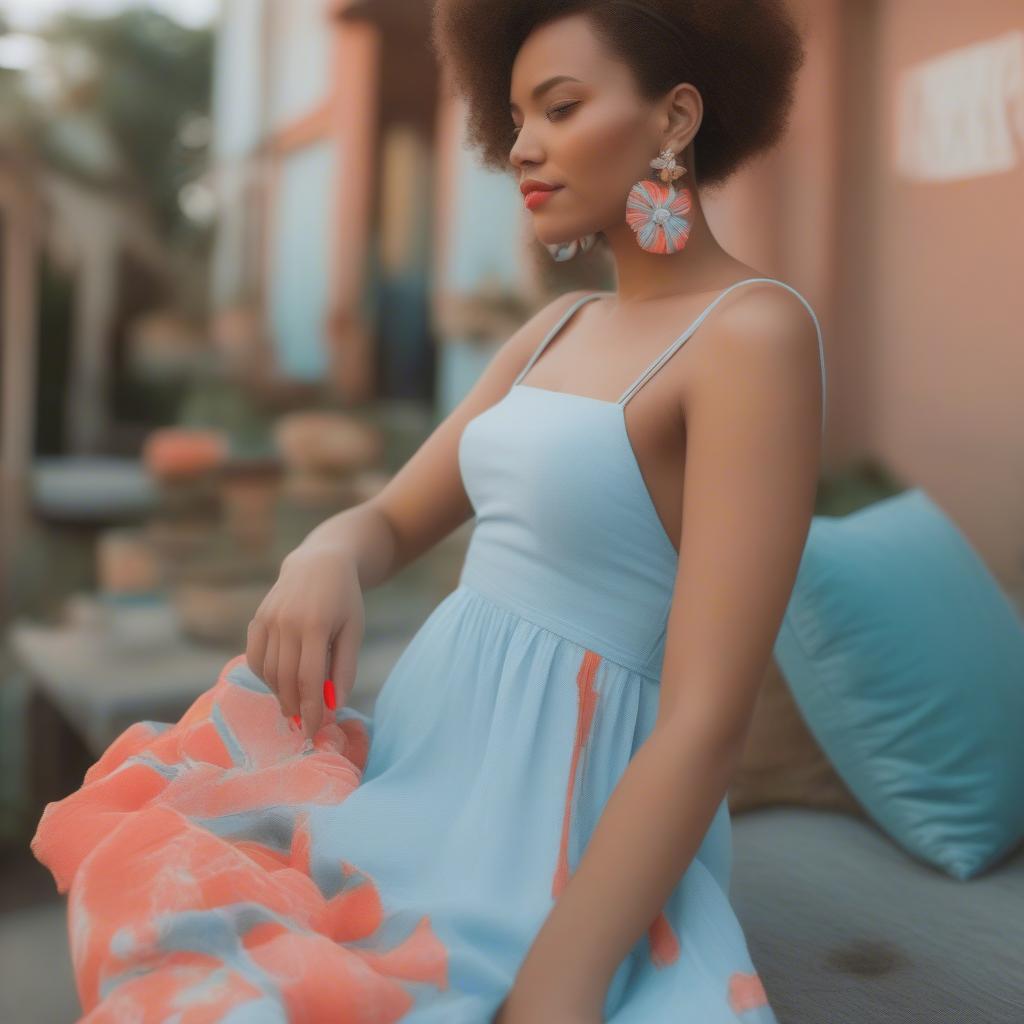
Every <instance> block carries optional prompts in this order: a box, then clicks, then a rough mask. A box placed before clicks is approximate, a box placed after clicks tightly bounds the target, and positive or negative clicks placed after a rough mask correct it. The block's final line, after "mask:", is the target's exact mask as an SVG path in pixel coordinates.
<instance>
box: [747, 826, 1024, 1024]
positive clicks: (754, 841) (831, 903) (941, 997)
mask: <svg viewBox="0 0 1024 1024" xmlns="http://www.w3.org/2000/svg"><path fill="white" fill-rule="evenodd" d="M730 894H731V897H732V901H733V905H734V906H735V908H736V913H737V916H738V917H739V919H740V921H741V923H742V925H743V928H744V930H745V932H746V935H747V941H748V945H749V947H750V954H751V957H752V958H753V960H754V964H755V965H756V967H757V969H758V971H759V973H760V975H761V980H762V981H763V983H764V986H765V990H766V991H767V993H768V998H769V1000H770V1002H771V1004H772V1007H773V1009H774V1010H775V1013H776V1016H777V1017H778V1019H779V1024H873V1022H875V1021H878V1022H883V1024H944V1022H947V1021H948V1022H950V1024H1021V1022H1022V1021H1024V848H1021V847H1018V848H1017V850H1016V851H1015V853H1013V854H1011V855H1010V857H1008V858H1006V859H1004V860H1003V861H1002V863H1000V864H998V865H996V866H994V867H992V868H990V869H989V870H988V871H987V872H984V873H983V874H981V875H979V876H978V877H977V878H974V879H971V880H969V881H966V882H961V881H957V880H955V879H953V878H950V877H949V876H948V875H945V874H942V873H941V872H939V871H938V870H936V869H934V868H931V867H929V866H927V865H925V864H922V863H920V862H918V861H916V860H914V859H913V858H911V857H910V856H909V855H908V854H906V853H905V852H904V851H903V850H902V849H901V848H900V847H898V846H897V845H896V844H895V843H894V842H893V841H892V840H890V839H889V838H888V836H886V835H885V833H883V832H882V831H881V830H880V829H879V828H877V827H876V826H874V825H873V824H872V823H871V822H869V821H862V820H858V819H856V818H854V817H852V816H850V815H847V814H843V813H841V812H835V811H823V810H812V809H809V808H802V807H769V808H760V809H758V810H753V811H745V812H743V813H742V814H737V815H735V816H734V817H733V869H732V884H731V890H730Z"/></svg>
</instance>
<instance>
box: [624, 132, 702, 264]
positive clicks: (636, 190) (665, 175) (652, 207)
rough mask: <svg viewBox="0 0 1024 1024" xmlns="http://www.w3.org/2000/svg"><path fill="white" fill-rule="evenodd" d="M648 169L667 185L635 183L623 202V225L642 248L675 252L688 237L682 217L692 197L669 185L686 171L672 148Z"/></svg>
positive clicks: (648, 182)
mask: <svg viewBox="0 0 1024 1024" xmlns="http://www.w3.org/2000/svg"><path fill="white" fill-rule="evenodd" d="M651 166H652V167H654V168H655V169H657V170H658V171H659V172H660V173H659V175H658V177H660V178H661V180H662V181H663V182H667V183H668V184H667V186H666V185H661V184H659V183H658V182H657V181H651V180H649V179H644V180H643V181H638V182H637V183H636V184H635V185H634V186H633V187H632V188H631V189H630V190H629V198H628V199H627V200H626V223H627V224H628V225H629V226H630V227H631V228H632V229H633V230H634V231H635V232H636V240H637V243H638V244H639V246H640V248H641V249H646V250H647V252H654V253H659V254H661V255H666V254H668V253H673V252H678V251H679V250H680V249H682V248H683V246H685V245H686V241H687V239H688V238H689V237H690V221H689V219H688V218H687V217H686V216H685V215H686V214H687V213H689V212H690V207H691V200H692V198H693V197H692V195H691V193H690V190H689V189H688V188H681V189H680V190H679V191H676V189H675V188H674V186H673V185H672V182H673V181H675V180H676V178H678V177H680V175H682V174H683V173H684V172H685V171H686V168H685V167H683V166H682V164H677V163H676V158H675V154H674V153H673V152H672V150H671V149H668V148H666V149H663V150H662V151H661V155H660V156H658V157H655V159H654V160H652V161H651Z"/></svg>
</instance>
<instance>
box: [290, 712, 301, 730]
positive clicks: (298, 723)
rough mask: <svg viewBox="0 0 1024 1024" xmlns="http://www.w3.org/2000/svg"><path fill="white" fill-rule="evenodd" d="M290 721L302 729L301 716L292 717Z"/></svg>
mask: <svg viewBox="0 0 1024 1024" xmlns="http://www.w3.org/2000/svg"><path fill="white" fill-rule="evenodd" d="M292 721H293V722H294V723H295V724H296V725H297V726H298V727H299V728H300V729H301V728H302V715H292Z"/></svg>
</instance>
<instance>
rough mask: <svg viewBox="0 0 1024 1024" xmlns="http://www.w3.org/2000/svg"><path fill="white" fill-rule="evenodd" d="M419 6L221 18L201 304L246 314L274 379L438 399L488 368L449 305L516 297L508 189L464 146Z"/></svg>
mask: <svg viewBox="0 0 1024 1024" xmlns="http://www.w3.org/2000/svg"><path fill="white" fill-rule="evenodd" d="M429 10H430V5H429V3H427V2H426V0H388V2H385V0H369V2H363V3H341V2H338V0H295V2H290V3H287V4H284V3H275V2H273V0H225V3H224V4H223V7H222V11H221V21H220V30H219V32H220V34H219V40H218V48H217V66H216V76H215V103H214V120H215V143H214V147H215V157H214V159H215V172H214V176H213V181H214V186H215V188H216V192H217V195H218V198H219V216H220V220H219V225H220V226H219V232H218V238H217V243H216V247H215V255H214V262H213V274H212V285H211V287H212V296H213V304H214V307H215V309H218V310H223V309H225V308H231V307H235V306H237V305H239V304H242V305H247V306H250V307H251V308H253V309H254V310H256V311H257V312H258V316H259V321H260V323H261V324H262V325H263V327H264V329H265V330H266V332H267V334H268V336H269V339H270V343H271V347H272V350H273V353H274V361H275V364H276V372H277V373H278V374H279V375H281V376H282V377H285V378H291V379H298V380H309V381H316V380H321V379H324V378H326V379H327V380H328V381H329V382H330V384H331V386H332V388H333V389H334V390H335V391H336V393H337V394H339V395H340V396H342V397H343V398H344V399H346V400H349V401H365V400H370V399H376V398H403V397H410V398H422V399H424V400H427V401H429V402H433V401H434V400H435V399H438V398H439V399H440V400H441V404H442V405H447V404H448V402H446V401H445V400H444V395H446V394H448V395H451V396H454V395H455V394H457V393H458V392H459V390H460V388H463V387H464V386H465V384H466V383H467V382H468V380H470V379H471V378H472V376H473V375H475V373H476V372H478V371H479V368H480V365H482V364H481V363H480V361H479V357H478V356H477V355H476V353H477V352H478V349H479V346H478V345H476V346H475V345H473V344H472V343H471V342H468V341H467V342H466V343H465V344H464V345H461V346H460V342H459V338H458V336H457V333H458V332H457V328H456V329H455V330H454V331H453V330H452V327H453V326H454V324H453V322H452V320H451V319H450V318H448V317H447V316H446V311H448V310H450V309H451V306H452V302H453V301H455V302H457V301H458V298H456V299H455V300H452V298H451V296H453V295H454V296H456V297H459V296H468V295H470V294H472V293H473V292H475V290H476V289H477V288H478V287H479V286H482V285H483V286H489V287H491V288H492V289H496V290H497V291H499V292H501V291H507V292H510V293H511V294H512V296H513V297H515V296H516V295H518V293H519V291H520V285H519V277H520V276H521V274H522V259H521V253H519V252H517V250H516V247H515V246H514V245H505V244H502V245H496V244H495V242H494V240H495V238H502V239H509V238H514V237H515V232H516V225H517V223H519V221H518V217H519V214H520V209H521V203H520V196H519V194H518V192H517V190H516V188H515V183H514V182H513V181H512V180H511V179H508V178H502V177H500V176H496V175H494V174H493V173H490V172H485V171H481V170H480V169H478V168H475V167H474V166H473V165H472V160H471V159H470V156H469V154H468V153H467V152H466V151H464V150H463V149H461V146H460V135H459V132H458V124H459V118H458V115H457V111H455V110H453V109H452V108H451V105H450V104H449V103H448V102H447V101H446V100H445V99H444V97H443V96H442V95H441V91H440V88H439V83H438V74H437V69H436V66H435V63H434V61H433V57H432V53H431V52H430V50H429V47H428V46H427V45H426V43H425V40H426V39H427V36H428V33H429ZM455 195H457V196H458V201H457V202H454V201H453V199H452V197H453V196H455ZM484 214H486V216H484ZM506 301H507V296H506ZM524 312H525V310H520V309H513V310H512V315H513V320H512V323H513V324H514V317H515V315H516V314H517V313H518V314H519V315H522V313H524Z"/></svg>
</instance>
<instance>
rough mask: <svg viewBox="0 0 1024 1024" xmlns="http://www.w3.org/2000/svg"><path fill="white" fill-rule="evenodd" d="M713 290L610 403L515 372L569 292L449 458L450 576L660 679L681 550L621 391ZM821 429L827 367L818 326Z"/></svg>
mask: <svg viewBox="0 0 1024 1024" xmlns="http://www.w3.org/2000/svg"><path fill="white" fill-rule="evenodd" d="M748 281H775V279H774V278H747V279H746V280H744V281H739V282H736V283H735V284H733V285H731V286H730V287H729V288H726V289H725V290H724V291H723V292H722V293H720V294H719V295H718V296H717V297H716V298H715V300H714V301H713V302H712V303H711V304H710V305H709V306H707V307H706V308H705V309H704V311H703V312H702V313H701V314H700V316H698V317H697V319H696V320H695V321H694V322H693V323H692V324H690V326H689V327H688V328H687V329H686V331H684V332H683V334H682V335H680V336H679V337H678V338H677V339H676V340H675V341H674V342H672V343H671V344H670V345H669V346H668V348H666V349H665V350H664V351H663V352H662V353H660V354H659V356H658V357H657V358H656V359H654V360H652V361H651V363H650V364H648V366H647V367H646V368H645V369H644V370H643V371H642V372H641V374H640V375H639V377H637V379H636V380H635V381H634V382H633V383H632V384H631V385H630V386H629V387H628V388H627V389H626V390H625V391H624V392H623V394H622V396H621V397H620V398H619V399H618V400H617V401H615V402H611V401H604V400H600V399H596V398H591V397H589V396H584V395H578V394H572V393H569V392H563V391H554V390H550V389H547V388H537V387H532V386H529V385H526V384H522V383H520V381H521V380H522V378H523V376H525V374H526V373H527V371H528V370H529V369H530V367H531V366H532V365H533V363H534V362H535V361H536V359H537V357H538V356H539V355H540V353H541V352H542V351H543V349H544V348H545V347H546V346H547V344H549V343H550V341H551V339H552V338H553V337H554V336H555V335H556V334H557V332H558V331H559V329H560V328H561V327H562V325H563V324H564V323H565V322H566V321H567V320H568V319H569V317H570V316H571V315H572V314H573V313H574V312H575V311H576V309H577V308H578V307H579V306H580V305H582V304H583V303H584V302H586V301H589V300H590V299H593V298H596V297H598V296H599V295H600V294H601V293H600V292H594V293H589V294H587V295H584V296H581V298H580V299H578V300H577V301H576V302H575V303H572V304H571V305H570V307H569V308H568V310H567V311H566V312H565V313H564V314H563V315H562V317H561V318H560V319H559V320H558V322H557V323H556V324H555V325H554V326H553V327H552V328H551V330H550V331H549V332H548V334H547V335H546V336H545V337H544V339H543V340H542V341H541V343H540V344H539V345H538V346H537V348H536V350H535V351H534V353H533V355H532V356H531V358H530V360H529V362H527V364H526V365H525V366H524V367H523V369H522V370H521V371H520V373H519V375H518V377H517V378H516V381H515V383H513V385H512V387H511V388H510V389H509V391H508V392H507V393H506V394H505V395H504V396H503V397H502V399H501V400H499V401H498V402H497V403H495V404H494V405H492V406H490V407H489V408H487V409H485V410H484V411H483V412H482V413H480V414H479V415H477V416H475V417H474V418H473V419H472V420H470V421H469V423H467V425H466V427H465V428H464V430H463V434H462V437H461V438H460V442H459V466H460V471H461V474H462V479H463V483H464V486H465V488H466V493H467V494H468V496H469V499H470V502H471V503H472V505H473V509H474V512H475V518H476V525H475V528H474V530H473V533H472V536H471V539H470V542H469V548H468V550H467V553H466V560H465V563H464V565H463V569H462V574H461V577H460V582H462V583H466V584H468V585H469V586H474V587H476V588H477V589H479V590H482V591H484V592H486V593H487V594H488V595H489V596H491V597H492V598H494V599H495V600H499V601H501V602H503V603H505V604H506V605H508V606H509V607H512V608H514V610H516V611H517V612H518V613H519V614H521V615H522V616H523V617H524V618H527V619H532V620H533V621H535V622H537V623H539V624H540V625H542V626H545V627H546V628H549V629H551V630H553V631H555V632H557V633H559V634H560V635H561V636H564V637H566V638H568V639H570V640H575V641H576V642H578V643H580V644H581V645H583V646H586V647H589V648H591V649H592V650H594V651H597V652H598V653H600V654H602V655H603V656H604V657H605V658H607V659H609V660H611V661H615V662H618V663H620V664H622V665H624V666H626V667H627V668H630V669H632V670H634V671H637V672H640V673H642V674H644V675H647V676H649V677H651V678H655V679H657V678H659V677H660V673H661V663H662V659H663V657H664V643H665V630H666V626H667V622H668V613H669V607H670V604H671V598H672V593H673V588H674V583H675V573H676V566H677V561H678V556H677V554H676V549H675V547H674V545H673V543H672V541H671V540H670V538H669V537H668V535H667V533H666V532H665V528H664V526H663V524H662V522H661V519H660V517H659V515H658V512H657V510H656V508H655V506H654V503H653V501H652V499H651V496H650V492H649V491H648V489H647V486H646V483H645V481H644V478H643V475H642V473H641V471H640V466H639V464H638V462H637V459H636V455H635V452H634V450H633V447H632V444H631V442H630V439H629V434H628V432H627V430H626V421H625V415H624V410H625V407H626V404H627V403H628V401H629V400H630V398H632V396H633V395H634V394H635V393H636V392H637V391H638V390H639V389H640V387H642V386H643V385H644V384H645V383H646V382H647V381H648V380H650V379H651V377H653V376H654V374H655V373H657V371H658V370H659V369H660V368H661V367H662V366H663V365H664V364H665V362H667V360H668V359H669V358H670V357H671V355H672V354H673V353H674V352H675V351H677V350H678V349H679V348H680V347H681V345H682V344H683V343H684V342H685V341H686V340H687V339H688V338H689V337H690V336H691V335H692V334H693V332H694V331H695V330H696V328H697V327H698V326H699V325H700V323H701V322H702V321H703V320H704V318H705V317H706V316H707V315H708V313H710V312H711V310H712V309H713V308H714V306H715V305H716V304H717V303H718V302H719V301H721V299H722V298H724V296H725V295H726V294H727V293H728V292H729V291H731V290H732V289H733V288H736V287H739V285H741V284H746V283H747V282H748ZM775 283H778V284H781V285H782V286H783V287H785V288H788V289H789V290H790V291H793V292H794V294H796V295H797V296H798V297H799V298H800V299H801V301H802V302H803V303H804V305H805V306H807V309H808V310H809V311H810V312H811V316H812V317H814V322H815V327H816V328H817V330H818V345H819V355H820V357H821V370H822V398H823V401H822V430H824V422H825V412H824V398H825V395H824V388H825V369H824V353H823V351H822V342H821V329H820V327H819V326H818V321H817V317H816V316H814V311H813V310H812V309H811V307H810V306H809V305H808V303H807V301H806V300H805V299H803V297H802V296H800V295H799V293H798V292H796V291H795V290H794V289H792V288H790V286H789V285H787V284H784V283H783V282H781V281H776V282H775Z"/></svg>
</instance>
